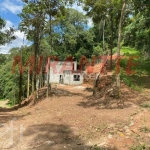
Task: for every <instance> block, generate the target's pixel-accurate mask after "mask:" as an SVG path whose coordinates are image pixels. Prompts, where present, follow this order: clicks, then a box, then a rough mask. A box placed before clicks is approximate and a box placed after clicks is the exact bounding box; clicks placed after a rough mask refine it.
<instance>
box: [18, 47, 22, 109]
mask: <svg viewBox="0 0 150 150" xmlns="http://www.w3.org/2000/svg"><path fill="white" fill-rule="evenodd" d="M20 57H21V62H20V64H21V66H20V67H21V69H20V76H19V101H18V102H19V106H21V101H22V73H23V72H22V48H21V49H20Z"/></svg>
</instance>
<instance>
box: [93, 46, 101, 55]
mask: <svg viewBox="0 0 150 150" xmlns="http://www.w3.org/2000/svg"><path fill="white" fill-rule="evenodd" d="M92 55H96V56H102V55H103V49H102V48H101V47H100V45H97V46H95V47H94V48H93V54H92Z"/></svg>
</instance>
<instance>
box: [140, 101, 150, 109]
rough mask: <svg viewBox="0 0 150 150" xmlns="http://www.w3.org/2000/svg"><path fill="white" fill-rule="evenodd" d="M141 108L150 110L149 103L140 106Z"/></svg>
mask: <svg viewBox="0 0 150 150" xmlns="http://www.w3.org/2000/svg"><path fill="white" fill-rule="evenodd" d="M140 106H141V107H143V108H150V102H145V103H142V104H141V105H140Z"/></svg>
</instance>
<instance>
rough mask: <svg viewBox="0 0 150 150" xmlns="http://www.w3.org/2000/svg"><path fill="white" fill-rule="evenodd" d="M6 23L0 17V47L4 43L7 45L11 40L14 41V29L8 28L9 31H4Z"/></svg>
mask: <svg viewBox="0 0 150 150" xmlns="http://www.w3.org/2000/svg"><path fill="white" fill-rule="evenodd" d="M5 27H6V22H5V20H3V19H2V18H1V17H0V45H4V44H5V43H9V42H10V41H12V40H15V39H16V37H15V36H14V31H15V30H14V29H13V28H12V27H10V28H9V29H5Z"/></svg>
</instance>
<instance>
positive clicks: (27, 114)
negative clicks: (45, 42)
mask: <svg viewBox="0 0 150 150" xmlns="http://www.w3.org/2000/svg"><path fill="white" fill-rule="evenodd" d="M104 80H105V79H104ZM106 80H107V82H102V81H101V83H99V91H98V94H97V95H96V96H95V97H93V96H92V90H91V89H92V82H91V84H90V83H85V84H83V85H82V86H67V85H53V87H52V94H51V96H50V97H49V98H42V99H38V100H37V101H36V104H33V103H32V102H30V104H29V105H27V106H25V107H22V108H20V109H18V110H14V111H8V112H2V111H1V112H0V149H1V150H3V149H10V150H30V149H31V150H63V149H64V150H92V149H93V150H94V149H95V150H96V147H99V148H101V149H104V150H105V149H108V150H129V149H130V147H131V146H132V145H134V144H135V145H136V144H139V143H140V144H143V143H146V144H150V119H149V116H150V111H149V108H148V107H147V108H143V107H140V104H141V103H143V102H144V103H146V105H143V106H149V105H148V103H149V102H148V100H149V98H150V96H149V92H150V90H149V89H145V90H143V91H142V92H141V93H140V92H135V91H133V90H131V89H130V88H128V87H127V86H126V85H125V84H124V83H122V84H121V87H122V88H121V89H122V100H121V102H122V103H120V100H119V99H114V98H113V97H110V96H105V97H104V96H102V95H101V94H102V93H103V92H104V90H103V89H104V88H105V89H107V87H108V86H109V85H110V84H109V79H106ZM101 92H102V93H101Z"/></svg>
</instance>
